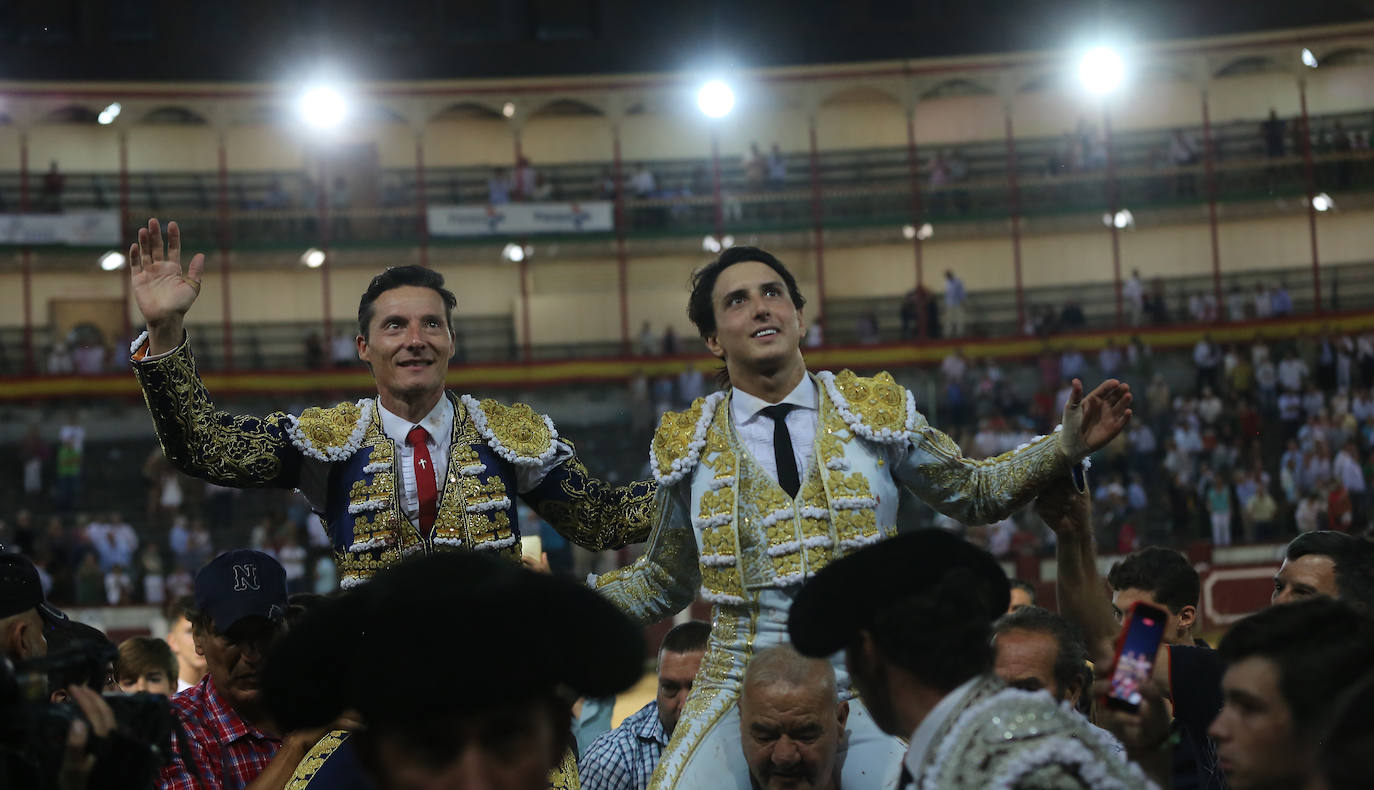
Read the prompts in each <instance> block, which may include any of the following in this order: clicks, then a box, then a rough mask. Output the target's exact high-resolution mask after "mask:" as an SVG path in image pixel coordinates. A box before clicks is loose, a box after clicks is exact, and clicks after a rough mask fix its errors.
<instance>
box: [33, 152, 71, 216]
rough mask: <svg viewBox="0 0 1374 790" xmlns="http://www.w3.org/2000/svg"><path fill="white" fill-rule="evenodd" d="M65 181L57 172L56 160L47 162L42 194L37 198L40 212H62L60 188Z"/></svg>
mask: <svg viewBox="0 0 1374 790" xmlns="http://www.w3.org/2000/svg"><path fill="white" fill-rule="evenodd" d="M66 182H67V179H66V177H65V176H63V175H62V174H61V173H60V172H58V170H57V160H56V159H53V160H51V161H50V162H48V172H47V173H46V174H44V176H43V194H42V195H40V196H39V206H41V210H42V211H46V212H49V213H56V212H59V211H61V210H62V188H63V187H64V186H65V185H66Z"/></svg>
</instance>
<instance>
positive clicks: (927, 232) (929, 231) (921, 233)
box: [916, 222, 935, 241]
mask: <svg viewBox="0 0 1374 790" xmlns="http://www.w3.org/2000/svg"><path fill="white" fill-rule="evenodd" d="M934 235H935V228H933V227H931V225H930V223H929V222H927V223H926V224H924V225H922V226H921V227H920V228H918V229H917V230H916V238H918V239H920V240H921V241H925V240H926V239H928V238H930V237H931V236H934Z"/></svg>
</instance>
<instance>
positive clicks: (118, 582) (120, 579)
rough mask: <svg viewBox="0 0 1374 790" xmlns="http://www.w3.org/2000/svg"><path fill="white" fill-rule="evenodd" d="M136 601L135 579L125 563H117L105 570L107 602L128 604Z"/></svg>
mask: <svg viewBox="0 0 1374 790" xmlns="http://www.w3.org/2000/svg"><path fill="white" fill-rule="evenodd" d="M133 602H134V580H133V578H132V577H131V576H129V572H128V571H127V570H125V568H124V566H123V565H119V564H116V565H115V566H114V567H112V568H110V569H109V570H108V571H106V572H105V603H107V604H109V605H110V606H127V605H129V604H131V603H133Z"/></svg>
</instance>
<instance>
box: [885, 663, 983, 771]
mask: <svg viewBox="0 0 1374 790" xmlns="http://www.w3.org/2000/svg"><path fill="white" fill-rule="evenodd" d="M982 679H983V676H982V675H975V676H974V677H972V678H970V679H969V680H966V681H964V683H963V685H961V686H959V687H958V688H956V689H954V690H953V691H951V692H949V693H948V694H946V695H945V696H944V699H941V700H940V701H939V702H938V703H936V705H935V707H934V708H931V709H930V713H927V714H926V717H925V718H924V719H922V720H921V723H920V725H918V726H917V727H916V731H915V732H913V733H912V734H911V746H910V747H909V748H908V749H907V750H906V757H904V758H903V759H902V762H903V763H905V764H906V769H907V771H909V772H910V773H911V777H912V778H913V779H915V780H917V782H918V783H919V781H920V778H921V766H922V764H924V763H925V761H926V754H927V753H928V752H929V751H930V750H931V749H933V748H935V746H936V745H937V744H935V743H933V741H934V740H935V735H936V734H937V733H939V732H940V731H941V730H942V729H944V726H945V722H947V721H948V720H949V719H950V718H951V717H952V716H954V715H956V714H957V713H958V712H959V710H960V709H961V708H962V707H963V702H964V697H967V696H968V694H969V692H970V691H972V690H973V686H974V685H975V684H976V683H977V682H978V681H980V680H982Z"/></svg>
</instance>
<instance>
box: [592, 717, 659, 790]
mask: <svg viewBox="0 0 1374 790" xmlns="http://www.w3.org/2000/svg"><path fill="white" fill-rule="evenodd" d="M667 745H668V734H667V733H665V732H664V731H663V722H661V721H659V720H658V703H657V702H650V703H649V704H648V705H645V706H644V707H642V708H640V709H639V711H638V712H636V713H635V714H634V715H632V716H630V717H628V718H626V719H625V720H624V721H622V722H621V723H620V726H619V727H616V728H615V729H614V730H611V731H610V732H608V733H606V734H604V735H602V736H601V737H600V738H597V739H596V740H595V741H593V742H592V745H591V746H589V747H587V753H586V754H584V755H582V760H581V761H580V762H578V764H577V773H578V775H579V778H580V779H581V781H582V790H644V789H645V788H646V787H648V786H649V777H650V776H653V774H654V766H656V765H658V758H659V755H661V754H663V747H665V746H667Z"/></svg>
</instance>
